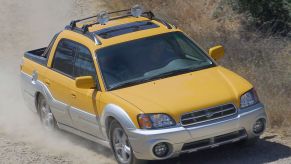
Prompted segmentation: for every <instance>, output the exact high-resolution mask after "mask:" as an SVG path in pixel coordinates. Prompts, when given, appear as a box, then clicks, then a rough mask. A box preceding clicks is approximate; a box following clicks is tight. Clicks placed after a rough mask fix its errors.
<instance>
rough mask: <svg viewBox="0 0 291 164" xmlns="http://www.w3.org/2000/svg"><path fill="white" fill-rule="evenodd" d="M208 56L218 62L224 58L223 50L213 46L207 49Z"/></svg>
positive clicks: (220, 47)
mask: <svg viewBox="0 0 291 164" xmlns="http://www.w3.org/2000/svg"><path fill="white" fill-rule="evenodd" d="M209 55H210V56H211V57H212V58H213V59H214V60H219V59H220V58H222V57H223V56H224V48H223V47H222V46H215V47H212V48H210V49H209Z"/></svg>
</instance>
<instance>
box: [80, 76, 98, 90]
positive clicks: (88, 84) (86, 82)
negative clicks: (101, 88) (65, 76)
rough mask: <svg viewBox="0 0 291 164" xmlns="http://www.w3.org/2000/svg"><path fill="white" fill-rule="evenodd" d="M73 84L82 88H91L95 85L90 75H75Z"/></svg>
mask: <svg viewBox="0 0 291 164" xmlns="http://www.w3.org/2000/svg"><path fill="white" fill-rule="evenodd" d="M75 85H76V87H77V88H82V89H93V88H95V87H96V86H95V82H94V79H93V77H92V76H82V77H77V78H76V79H75Z"/></svg>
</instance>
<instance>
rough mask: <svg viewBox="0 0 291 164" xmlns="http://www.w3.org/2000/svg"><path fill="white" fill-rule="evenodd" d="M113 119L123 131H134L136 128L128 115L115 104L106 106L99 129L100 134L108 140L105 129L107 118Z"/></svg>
mask: <svg viewBox="0 0 291 164" xmlns="http://www.w3.org/2000/svg"><path fill="white" fill-rule="evenodd" d="M109 117H113V118H114V119H116V120H117V121H118V122H119V123H120V124H121V126H122V127H123V129H124V130H125V131H126V132H128V131H129V130H135V129H136V126H135V124H134V123H133V121H132V120H131V118H130V117H129V115H128V114H127V113H126V112H125V110H124V109H123V108H121V107H120V106H118V105H115V104H107V105H106V106H105V107H104V110H103V113H102V115H101V117H100V123H101V128H102V133H103V134H104V135H105V136H106V138H107V139H108V135H107V127H108V125H107V124H108V122H107V121H108V118H109Z"/></svg>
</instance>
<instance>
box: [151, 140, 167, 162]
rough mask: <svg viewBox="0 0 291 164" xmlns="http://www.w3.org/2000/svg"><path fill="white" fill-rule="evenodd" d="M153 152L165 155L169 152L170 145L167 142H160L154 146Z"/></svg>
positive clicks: (158, 155) (161, 155) (160, 155)
mask: <svg viewBox="0 0 291 164" xmlns="http://www.w3.org/2000/svg"><path fill="white" fill-rule="evenodd" d="M153 152H154V154H155V155H156V156H157V157H160V158H161V157H165V156H166V155H168V153H169V146H168V144H167V143H165V142H161V143H158V144H156V145H155V146H154V148H153Z"/></svg>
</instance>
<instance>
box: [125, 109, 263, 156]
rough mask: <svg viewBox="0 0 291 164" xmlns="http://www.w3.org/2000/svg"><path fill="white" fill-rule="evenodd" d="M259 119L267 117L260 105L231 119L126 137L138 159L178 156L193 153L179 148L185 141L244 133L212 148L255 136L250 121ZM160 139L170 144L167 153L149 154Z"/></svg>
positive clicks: (135, 132)
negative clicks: (161, 154) (157, 155)
mask: <svg viewBox="0 0 291 164" xmlns="http://www.w3.org/2000/svg"><path fill="white" fill-rule="evenodd" d="M260 118H263V119H265V120H267V116H266V113H265V110H264V106H263V105H262V104H260V103H259V104H256V105H254V106H252V107H249V108H246V109H243V110H239V112H238V114H237V115H236V116H234V117H231V118H224V119H219V120H215V121H212V122H207V123H204V124H200V125H195V126H189V127H182V126H180V127H175V128H169V129H162V130H141V129H136V130H132V131H129V134H128V136H129V140H130V144H131V146H132V148H133V151H134V154H135V156H136V157H137V158H139V159H147V160H157V159H165V158H171V157H175V156H178V155H179V154H181V153H187V152H193V151H196V150H195V149H190V150H182V147H183V145H184V144H186V143H192V142H195V141H200V140H204V139H208V138H214V137H216V136H221V135H225V134H230V133H232V132H236V131H242V130H243V131H244V132H246V133H245V135H242V136H238V137H236V138H233V139H231V140H229V141H224V142H221V143H219V144H215V145H211V146H210V147H216V146H219V145H220V144H226V143H231V142H235V141H238V140H241V139H244V138H253V137H255V136H258V135H256V134H254V133H253V131H252V129H253V124H254V123H255V122H256V121H257V120H258V119H260ZM160 142H166V143H169V144H170V150H171V153H169V155H168V156H166V157H165V158H158V157H156V156H155V155H154V153H153V151H152V150H153V147H154V146H155V145H156V144H157V143H160Z"/></svg>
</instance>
